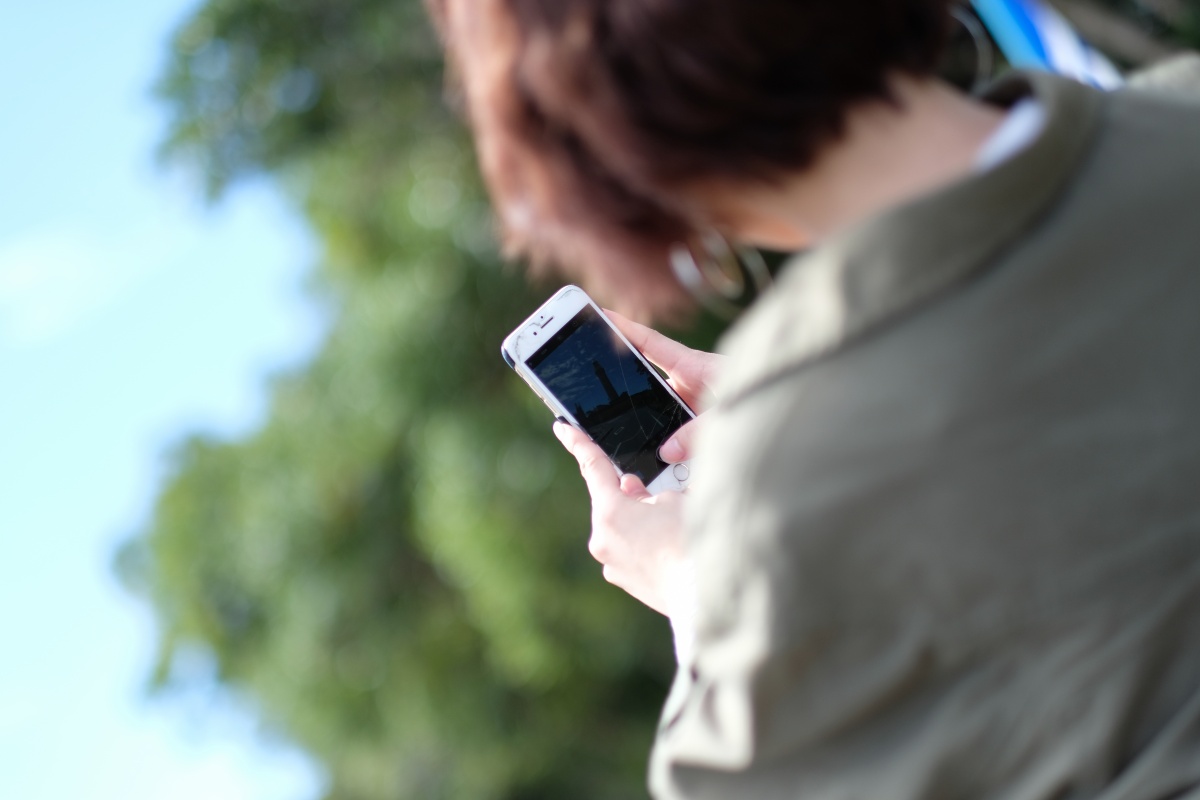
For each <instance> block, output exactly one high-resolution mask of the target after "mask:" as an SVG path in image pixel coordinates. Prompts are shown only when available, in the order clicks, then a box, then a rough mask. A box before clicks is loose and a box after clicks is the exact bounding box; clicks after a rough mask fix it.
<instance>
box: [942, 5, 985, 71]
mask: <svg viewBox="0 0 1200 800" xmlns="http://www.w3.org/2000/svg"><path fill="white" fill-rule="evenodd" d="M950 16H951V17H953V18H954V21H955V22H957V23H958V24H959V25H961V26H962V27H963V29H964V30H965V31H966V32H967V36H969V37H970V39H971V44H972V46H973V47H974V49H975V77H974V79H973V80H972V81H971V85H970V86H969V87H966V88H968V89H970V90H971V91H978V90H979V89H982V88H983V87H984V86H985V85H986V84H987V82H988V81H989V80H991V77H992V71H993V70H994V69H995V66H996V55H995V53H994V52H993V51H992V42H991V39H989V38H988V33H987V30H986V29H985V28H984V27H983V23H982V22H980V21H979V18H978V17H976V16H975V14H974V13H973V12H971V11H970V10H968V9H967V8H966V7H965V6H961V5H955V6H954V7H953V8H951V9H950Z"/></svg>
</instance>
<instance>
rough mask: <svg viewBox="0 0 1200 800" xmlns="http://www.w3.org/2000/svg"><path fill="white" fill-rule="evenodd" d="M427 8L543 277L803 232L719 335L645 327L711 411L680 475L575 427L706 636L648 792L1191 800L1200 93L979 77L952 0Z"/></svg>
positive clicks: (612, 527)
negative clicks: (660, 472) (636, 462)
mask: <svg viewBox="0 0 1200 800" xmlns="http://www.w3.org/2000/svg"><path fill="white" fill-rule="evenodd" d="M430 5H431V10H432V13H433V16H434V18H435V20H436V21H437V23H438V26H439V29H440V31H441V33H442V36H443V39H444V42H445V44H446V47H447V49H448V51H449V54H450V56H451V62H452V64H453V69H454V70H455V76H456V84H455V85H456V86H457V87H458V89H459V91H460V92H461V95H462V100H463V102H464V105H465V108H466V110H467V112H468V115H469V118H470V121H471V124H472V127H473V129H474V133H475V136H476V142H477V147H478V152H479V157H480V163H481V167H482V170H483V172H484V176H485V178H486V180H487V183H488V185H489V188H490V191H491V193H492V196H493V199H494V202H495V204H496V207H497V210H498V212H499V216H500V220H501V224H502V227H503V230H504V234H505V240H506V244H507V247H508V252H510V253H512V254H517V255H523V256H525V257H527V258H528V259H529V260H530V262H531V264H532V265H533V268H534V269H535V270H537V269H546V268H548V266H549V265H555V266H556V268H557V269H559V270H560V271H561V272H562V274H564V275H565V276H567V277H571V278H575V279H578V280H581V281H582V282H584V283H585V284H587V285H588V286H589V287H591V288H592V289H593V290H594V291H595V292H597V293H599V294H600V295H601V296H602V297H603V298H604V299H606V300H607V301H608V302H610V303H612V304H615V305H617V307H618V308H620V309H623V310H626V311H628V312H629V314H630V316H631V317H642V318H644V317H645V316H646V315H647V314H651V313H654V314H659V315H663V314H670V313H673V312H676V311H677V310H678V309H679V308H680V306H681V304H683V303H684V302H685V301H686V298H685V297H684V295H683V293H682V292H681V290H680V289H679V287H678V285H677V284H676V283H675V281H674V279H673V277H672V274H671V271H670V270H669V269H668V267H667V262H668V254H669V253H670V252H671V250H672V248H673V247H677V246H678V245H679V243H681V242H682V243H690V245H689V246H690V250H691V252H693V253H697V254H698V257H701V258H702V257H703V248H702V247H699V246H697V245H695V244H694V243H695V242H697V241H702V240H703V239H704V237H705V236H706V235H707V234H709V233H710V232H712V231H717V232H719V233H720V234H722V235H724V236H725V237H726V238H728V239H730V240H735V241H738V242H742V243H746V244H751V245H755V246H759V247H765V248H770V249H774V250H801V249H808V252H807V253H805V254H804V255H802V256H798V257H797V258H796V259H795V260H794V261H793V262H792V263H790V264H789V265H788V266H787V267H786V268H785V269H784V271H783V273H782V274H781V276H780V278H779V280H778V281H777V284H776V286H775V287H774V288H773V289H772V290H771V291H769V292H768V293H766V295H765V296H763V297H762V298H761V299H760V300H759V301H758V302H757V303H756V304H755V306H754V307H753V308H752V309H751V310H750V311H749V313H747V314H746V315H745V316H744V317H743V318H742V319H741V320H740V321H739V322H738V323H737V324H736V326H735V327H734V328H733V330H732V331H731V332H730V333H729V334H728V335H727V336H726V338H725V339H724V340H723V342H722V345H721V351H722V353H723V354H724V355H723V356H715V355H710V354H703V353H697V352H695V351H690V350H688V349H687V348H684V347H683V346H682V345H679V344H677V343H674V342H672V341H670V340H668V339H666V338H665V337H661V336H660V335H658V334H656V333H654V332H653V331H652V330H651V329H650V328H647V327H643V326H641V325H639V324H638V323H636V322H634V321H632V320H631V319H627V318H624V317H617V320H618V323H619V325H620V326H621V328H622V330H623V331H624V332H625V333H626V334H628V335H629V337H630V338H631V340H632V341H633V342H634V343H635V344H636V345H638V346H640V347H641V348H642V349H643V350H644V352H646V354H647V355H648V356H649V357H650V358H651V359H652V360H653V361H655V362H656V363H657V364H658V365H659V366H661V367H662V368H663V369H664V370H665V371H666V372H667V373H668V375H669V376H670V378H671V380H672V383H673V384H674V385H675V386H676V388H678V389H679V390H680V392H681V394H683V395H684V397H685V399H689V400H691V401H694V402H698V403H699V402H702V401H705V400H706V399H707V400H710V401H711V408H710V409H709V410H708V411H707V412H706V413H704V414H703V415H702V416H701V417H700V418H699V420H698V423H695V424H694V425H693V426H689V428H687V429H685V431H684V432H681V434H680V436H678V437H677V440H676V441H673V442H672V443H670V444H671V445H672V446H673V448H674V452H671V449H670V448H664V451H663V452H662V455H663V457H664V458H666V457H670V458H672V459H677V458H680V457H682V456H683V455H684V454H692V455H694V462H693V463H694V470H693V471H694V483H693V488H692V489H691V490H690V491H689V493H688V494H687V495H686V496H681V495H674V494H667V495H660V496H659V497H656V498H649V497H646V496H645V493H644V488H643V487H641V485H640V484H639V483H638V482H637V480H636V479H634V478H631V477H629V476H624V477H621V476H618V475H617V473H616V471H615V470H614V469H613V468H612V466H611V465H610V464H609V463H608V462H607V460H606V459H605V458H604V457H603V455H602V454H601V453H600V451H599V450H598V449H597V448H596V447H595V446H594V445H592V444H591V443H590V442H588V441H587V440H586V438H585V437H583V436H582V435H581V434H579V433H578V432H577V431H574V430H572V429H569V428H565V427H563V426H561V425H560V426H557V427H556V433H557V435H559V437H560V438H561V439H562V440H563V442H564V443H565V444H566V446H567V447H568V449H569V450H570V451H571V452H572V453H573V454H574V455H575V456H576V457H577V459H578V460H579V464H580V467H581V470H582V472H583V475H584V478H585V480H586V481H587V484H588V488H589V490H590V492H591V497H592V528H593V530H592V537H591V541H590V543H589V546H590V547H591V549H592V552H593V554H594V555H595V556H596V557H597V559H598V560H599V561H600V562H602V564H603V565H604V566H603V569H604V575H605V577H606V578H607V579H608V580H610V581H612V582H613V583H615V584H616V585H618V586H621V587H622V588H624V589H625V590H627V591H628V592H630V594H632V595H633V596H635V597H637V598H638V599H640V600H642V601H643V602H645V603H647V604H648V605H650V606H652V607H654V608H656V609H658V610H660V611H663V612H664V613H668V614H669V615H670V616H671V617H672V622H673V624H674V625H675V627H676V636H677V647H678V651H679V656H680V664H679V670H678V674H677V678H676V681H675V684H674V686H673V688H672V690H671V694H670V697H669V698H668V699H667V701H666V705H665V708H664V711H663V715H662V721H661V725H660V729H659V731H658V734H657V738H656V742H655V746H654V750H653V752H652V755H651V767H650V786H651V790H652V793H653V794H654V795H655V796H656V797H658V798H812V799H813V800H821V799H822V798H876V799H883V798H887V799H889V800H910V799H911V800H916V799H917V798H939V799H940V800H945V799H951V798H972V799H976V798H1011V799H1012V800H1051V798H1066V797H1070V798H1078V799H1082V798H1095V799H1097V800H1167V798H1189V799H1191V800H1196V799H1197V798H1200V490H1198V488H1197V487H1198V486H1200V483H1198V481H1200V419H1198V415H1197V409H1198V408H1200V359H1197V357H1196V355H1195V348H1196V345H1197V343H1198V342H1200V313H1197V307H1198V306H1200V234H1198V233H1197V230H1196V219H1197V218H1196V209H1197V208H1198V207H1200V104H1197V103H1195V102H1190V101H1182V100H1180V101H1174V100H1172V99H1170V98H1167V97H1164V96H1155V95H1151V94H1148V93H1142V92H1136V91H1122V92H1116V93H1113V94H1103V93H1100V92H1099V91H1096V90H1093V89H1089V88H1086V87H1084V86H1081V85H1079V84H1076V83H1072V82H1070V81H1066V80H1063V79H1059V78H1055V77H1053V76H1050V75H1044V74H1033V73H1028V74H1015V75H1013V76H1010V77H1009V78H1007V79H1005V80H1003V81H1001V82H999V83H998V84H997V85H995V86H993V87H992V88H991V89H990V90H989V91H988V92H987V93H986V95H984V96H982V97H973V96H968V95H965V94H963V93H961V92H958V91H956V90H954V89H952V88H951V87H949V86H948V85H946V84H944V83H943V82H941V81H940V80H939V79H938V78H937V74H936V71H937V66H938V63H939V59H940V56H941V50H942V47H943V40H944V37H945V31H946V20H947V16H948V14H949V5H948V3H947V2H945V1H944V0H848V2H842V3H816V2H796V0H755V2H746V1H745V0H736V1H735V0H469V2H468V0H431V3H430ZM692 427H696V428H697V430H695V431H693V430H692V429H691V428H692Z"/></svg>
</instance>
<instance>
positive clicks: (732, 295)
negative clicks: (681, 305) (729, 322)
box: [670, 230, 771, 319]
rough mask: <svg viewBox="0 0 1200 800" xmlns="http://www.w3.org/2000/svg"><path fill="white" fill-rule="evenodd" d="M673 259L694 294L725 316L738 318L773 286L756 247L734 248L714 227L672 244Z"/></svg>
mask: <svg viewBox="0 0 1200 800" xmlns="http://www.w3.org/2000/svg"><path fill="white" fill-rule="evenodd" d="M670 260H671V270H672V271H673V272H674V273H675V277H676V279H677V280H678V281H679V282H680V283H681V284H682V285H683V287H684V288H685V289H687V290H688V292H689V293H690V294H691V295H692V297H694V298H696V300H697V301H699V302H700V304H701V305H703V306H704V307H705V308H707V309H708V310H709V311H712V312H713V313H714V314H716V315H717V316H719V317H723V318H724V319H733V318H734V317H736V316H737V315H738V314H739V313H741V311H742V309H744V308H745V307H746V306H748V305H749V304H750V303H751V302H752V301H753V300H754V298H755V297H757V296H758V295H760V294H762V293H763V292H765V291H766V290H767V289H769V288H770V286H771V273H770V271H769V270H768V269H767V263H766V262H765V261H764V260H763V257H762V255H760V254H759V252H758V251H757V250H755V249H753V248H750V247H736V248H735V247H734V246H732V245H730V243H729V242H728V241H727V240H726V239H725V237H724V236H722V235H721V234H719V233H717V232H716V231H714V230H708V231H702V232H700V233H698V234H696V235H695V236H693V237H691V239H690V240H689V241H687V242H681V243H679V244H676V245H674V246H672V247H671V254H670Z"/></svg>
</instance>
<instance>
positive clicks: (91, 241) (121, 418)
mask: <svg viewBox="0 0 1200 800" xmlns="http://www.w3.org/2000/svg"><path fill="white" fill-rule="evenodd" d="M193 6H194V4H193V3H182V2H178V0H158V2H151V0H126V1H125V2H118V3H95V2H83V1H82V0H65V1H64V2H58V3H20V4H10V6H9V7H8V8H6V10H5V15H4V22H3V23H2V24H0V642H2V643H3V658H0V797H4V798H21V800H68V799H71V800H73V799H74V798H87V800H108V798H113V800H117V798H119V799H120V800H151V799H152V798H153V800H162V799H164V798H171V800H190V798H197V799H199V798H204V800H213V798H220V799H221V800H241V799H242V798H246V800H251V799H253V800H275V799H276V798H278V799H279V800H305V798H310V797H315V796H316V795H317V794H318V793H319V787H320V780H321V779H320V775H319V773H318V772H317V770H315V768H314V767H312V766H311V765H310V764H308V763H307V762H306V761H305V760H304V759H303V758H302V757H301V756H300V755H299V754H297V753H295V752H293V751H290V750H289V749H287V748H286V747H285V746H282V745H279V744H270V743H267V742H264V741H262V740H261V739H260V738H259V737H258V735H257V734H256V732H255V730H254V725H253V722H252V718H251V717H250V715H249V714H247V713H246V712H245V711H244V710H242V709H239V708H238V707H237V706H236V704H235V703H233V702H232V701H230V700H228V699H223V700H218V701H211V700H209V699H205V698H202V697H200V698H197V697H192V698H177V699H174V700H172V699H170V698H168V699H158V700H150V699H147V698H146V697H145V696H144V693H143V685H144V680H145V676H146V673H147V671H148V668H149V665H150V661H151V657H152V646H153V623H152V620H151V618H150V616H149V614H148V612H147V610H146V609H145V608H144V607H143V606H142V605H141V604H139V603H138V602H137V601H135V600H133V599H131V598H129V597H127V596H126V595H125V594H124V593H123V592H122V590H121V589H120V587H119V586H118V585H117V584H116V582H115V580H114V579H113V577H112V574H111V560H112V556H113V551H114V549H115V547H116V546H117V545H118V544H119V542H120V541H121V540H122V539H124V538H125V537H127V536H128V535H129V534H130V532H132V531H135V530H137V529H138V527H139V526H140V525H142V524H143V522H144V520H145V519H146V518H147V514H148V512H149V510H150V507H151V504H152V502H153V498H154V494H155V491H156V488H157V486H158V485H159V483H160V481H161V480H162V477H163V469H164V462H163V454H164V453H165V452H166V450H167V449H168V448H169V447H170V445H171V444H172V443H173V442H175V441H177V440H178V439H179V438H180V437H181V436H183V435H184V434H185V433H187V432H189V431H196V430H204V431H208V432H215V433H218V434H222V435H227V436H233V435H238V434H239V433H245V432H246V431H248V430H251V429H253V427H254V426H255V425H256V424H258V423H259V422H260V421H261V419H262V415H263V413H264V406H265V394H264V388H265V379H266V377H267V376H268V375H269V374H270V373H271V372H273V371H276V370H278V369H281V368H284V367H287V366H291V365H295V364H297V363H300V362H302V361H303V359H304V358H305V357H306V356H307V355H308V354H311V353H312V351H313V349H314V348H315V346H316V345H317V343H318V342H319V340H320V336H321V329H322V326H321V319H320V315H319V313H318V312H317V310H316V309H315V307H314V306H313V305H312V304H311V303H309V302H307V301H306V299H305V296H304V293H303V291H302V289H301V287H302V285H303V282H304V280H305V275H306V273H307V271H308V269H309V268H310V266H311V264H312V263H313V262H314V260H315V259H316V257H317V253H316V251H315V244H314V242H313V241H311V239H310V237H309V236H308V234H307V232H306V231H305V229H304V227H303V224H302V222H301V220H299V219H298V218H297V216H296V215H295V214H294V213H292V211H291V210H290V209H289V208H288V206H287V204H286V202H284V201H283V200H282V199H281V198H280V197H279V195H278V194H277V193H275V192H274V191H273V190H272V188H271V187H269V186H265V185H257V186H250V187H245V188H242V189H240V190H238V191H236V192H234V193H233V194H232V195H231V196H230V197H229V198H227V199H226V200H225V201H223V202H222V203H220V204H219V205H218V206H216V207H213V208H209V207H206V206H205V205H204V204H203V202H202V201H201V200H200V199H199V198H198V196H197V194H196V193H195V192H194V191H193V190H192V189H191V188H189V187H188V186H186V185H185V183H184V182H183V181H182V180H181V179H180V177H179V176H178V175H175V176H172V175H170V174H165V173H163V171H162V170H161V169H159V168H158V167H157V166H156V165H155V161H154V150H155V146H156V144H157V142H158V140H159V139H160V138H161V136H162V134H163V128H164V125H165V115H164V114H163V111H162V109H161V108H159V107H158V106H157V105H156V103H155V101H154V100H153V99H152V97H151V95H150V87H151V85H152V83H153V81H154V78H155V76H156V75H157V74H158V73H159V71H160V69H161V67H162V64H163V62H164V59H165V57H166V45H167V41H168V37H169V34H170V31H171V30H172V29H173V28H174V27H175V26H176V25H177V24H178V23H179V22H180V21H181V20H182V19H183V18H184V17H185V16H186V15H187V14H188V13H189V12H190V11H191V10H192V8H193Z"/></svg>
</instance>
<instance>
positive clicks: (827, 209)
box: [746, 77, 1004, 247]
mask: <svg viewBox="0 0 1200 800" xmlns="http://www.w3.org/2000/svg"><path fill="white" fill-rule="evenodd" d="M893 92H894V95H895V98H896V102H895V103H882V102H878V103H872V104H870V105H864V106H861V107H859V108H856V109H853V110H851V112H850V113H849V115H848V117H847V121H846V129H845V134H844V136H843V137H842V138H841V139H839V140H838V141H837V142H836V143H835V144H833V145H831V146H829V148H828V149H826V150H825V151H824V152H823V153H822V154H821V156H820V158H819V159H818V161H817V163H816V164H815V165H814V166H813V167H812V168H811V169H808V170H805V171H804V172H803V173H800V174H798V175H796V176H795V177H794V178H792V179H789V180H787V181H785V182H784V183H783V184H781V185H776V186H773V187H771V188H770V189H768V190H765V191H764V192H762V193H753V194H754V195H755V196H753V197H752V198H750V204H751V208H748V209H746V211H747V212H749V215H750V216H751V217H752V218H756V219H757V220H760V221H761V222H760V224H759V225H758V226H756V227H758V228H759V229H760V230H762V231H764V233H765V235H755V234H754V233H750V235H749V236H747V237H746V238H748V239H772V240H773V241H769V242H768V241H763V242H762V243H763V244H764V245H766V246H768V247H778V246H779V244H781V243H783V240H784V238H786V237H790V238H791V239H792V244H799V245H800V246H804V245H807V244H813V243H817V242H820V241H821V240H823V239H826V238H828V237H829V236H832V235H834V234H836V233H837V232H839V231H841V230H843V229H845V228H848V227H850V226H852V225H855V224H856V223H859V222H862V221H864V220H866V219H868V218H870V217H872V216H875V215H877V214H879V213H881V212H883V211H885V210H886V209H888V208H891V207H893V206H896V205H899V204H902V203H904V202H907V201H909V200H913V199H916V198H917V197H920V196H922V195H924V194H928V193H930V192H932V191H934V190H936V189H939V188H941V187H943V186H947V185H949V184H951V183H954V182H955V181H957V180H959V179H961V178H964V177H966V176H967V175H968V174H969V173H970V172H971V171H972V170H973V169H974V164H975V159H976V157H977V154H978V153H979V150H980V148H981V147H982V146H983V144H984V142H986V141H987V139H988V137H990V136H991V135H992V133H994V132H995V130H996V129H997V128H998V127H999V126H1000V124H1001V122H1003V119H1004V112H1003V111H1001V110H999V109H996V108H993V107H991V106H988V105H986V104H984V103H982V102H980V101H978V100H975V99H974V98H971V97H969V96H967V95H964V94H962V93H960V92H958V91H956V90H954V89H952V88H950V87H949V86H947V85H945V84H943V83H941V82H940V81H936V80H919V79H914V78H908V77H898V78H896V79H895V81H894V82H893Z"/></svg>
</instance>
